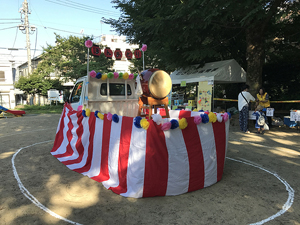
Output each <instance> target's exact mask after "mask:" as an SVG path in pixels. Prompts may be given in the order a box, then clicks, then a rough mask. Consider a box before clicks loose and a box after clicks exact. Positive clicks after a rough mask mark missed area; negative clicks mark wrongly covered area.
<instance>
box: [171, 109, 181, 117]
mask: <svg viewBox="0 0 300 225" xmlns="http://www.w3.org/2000/svg"><path fill="white" fill-rule="evenodd" d="M179 112H180V110H170V111H169V115H170V118H178V117H179Z"/></svg>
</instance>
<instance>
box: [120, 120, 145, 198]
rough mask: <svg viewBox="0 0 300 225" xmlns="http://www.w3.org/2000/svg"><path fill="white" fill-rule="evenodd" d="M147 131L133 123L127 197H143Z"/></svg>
mask: <svg viewBox="0 0 300 225" xmlns="http://www.w3.org/2000/svg"><path fill="white" fill-rule="evenodd" d="M146 137H147V131H146V130H144V129H143V128H136V127H135V126H134V125H132V133H131V141H130V149H129V156H128V167H127V192H126V193H123V194H121V195H122V196H125V197H133V198H141V197H143V189H144V175H145V159H146Z"/></svg>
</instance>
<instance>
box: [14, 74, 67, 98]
mask: <svg viewBox="0 0 300 225" xmlns="http://www.w3.org/2000/svg"><path fill="white" fill-rule="evenodd" d="M15 88H18V89H20V90H22V91H24V92H25V94H28V95H35V94H39V95H42V96H47V94H48V93H47V91H48V90H49V89H57V90H62V85H61V82H60V81H59V79H45V77H44V76H41V75H38V74H36V73H33V74H30V75H29V76H28V77H20V79H19V80H18V81H17V82H16V83H15Z"/></svg>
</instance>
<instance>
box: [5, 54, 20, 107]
mask: <svg viewBox="0 0 300 225" xmlns="http://www.w3.org/2000/svg"><path fill="white" fill-rule="evenodd" d="M24 60H25V57H21V58H20V57H19V56H17V55H14V53H12V51H11V50H8V49H1V51H0V105H1V106H3V107H5V108H9V109H14V108H15V106H16V98H15V96H16V95H17V94H23V92H20V91H19V90H15V88H14V83H15V81H16V76H17V73H16V68H17V67H18V66H19V65H20V64H22V63H23V62H24Z"/></svg>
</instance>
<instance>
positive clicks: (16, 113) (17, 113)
mask: <svg viewBox="0 0 300 225" xmlns="http://www.w3.org/2000/svg"><path fill="white" fill-rule="evenodd" d="M0 112H2V113H3V116H4V113H10V114H13V115H14V116H17V117H20V116H23V115H24V114H26V113H25V111H23V110H11V109H7V108H5V107H3V106H1V105H0ZM5 117H6V116H5ZM6 118H7V117H6Z"/></svg>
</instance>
